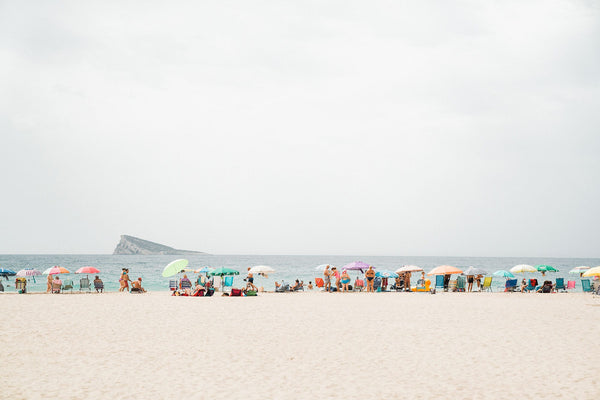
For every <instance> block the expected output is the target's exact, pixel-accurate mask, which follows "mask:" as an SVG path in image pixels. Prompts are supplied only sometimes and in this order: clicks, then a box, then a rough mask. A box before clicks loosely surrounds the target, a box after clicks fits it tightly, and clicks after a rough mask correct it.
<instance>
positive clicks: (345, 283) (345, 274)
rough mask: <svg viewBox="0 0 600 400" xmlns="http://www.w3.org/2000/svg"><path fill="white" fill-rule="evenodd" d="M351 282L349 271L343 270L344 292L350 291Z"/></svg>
mask: <svg viewBox="0 0 600 400" xmlns="http://www.w3.org/2000/svg"><path fill="white" fill-rule="evenodd" d="M349 283H350V275H348V271H346V270H344V272H342V290H343V291H344V292H347V291H348V284H349Z"/></svg>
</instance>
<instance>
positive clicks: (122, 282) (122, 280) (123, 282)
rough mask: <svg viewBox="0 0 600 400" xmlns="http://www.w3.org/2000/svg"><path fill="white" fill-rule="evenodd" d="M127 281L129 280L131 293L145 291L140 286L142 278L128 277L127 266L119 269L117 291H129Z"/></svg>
mask: <svg viewBox="0 0 600 400" xmlns="http://www.w3.org/2000/svg"><path fill="white" fill-rule="evenodd" d="M129 282H131V292H132V293H135V292H137V293H145V292H146V289H144V288H143V287H142V278H141V277H138V278H137V280H135V281H132V280H131V279H129V268H122V269H121V276H120V277H119V292H129V291H130V290H129Z"/></svg>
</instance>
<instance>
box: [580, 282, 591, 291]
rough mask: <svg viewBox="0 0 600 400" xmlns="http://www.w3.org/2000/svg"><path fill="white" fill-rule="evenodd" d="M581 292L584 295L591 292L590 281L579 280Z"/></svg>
mask: <svg viewBox="0 0 600 400" xmlns="http://www.w3.org/2000/svg"><path fill="white" fill-rule="evenodd" d="M581 291H582V292H584V293H585V292H591V291H592V285H590V280H589V279H582V280H581Z"/></svg>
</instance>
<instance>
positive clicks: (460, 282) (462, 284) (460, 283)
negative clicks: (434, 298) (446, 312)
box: [456, 276, 467, 292]
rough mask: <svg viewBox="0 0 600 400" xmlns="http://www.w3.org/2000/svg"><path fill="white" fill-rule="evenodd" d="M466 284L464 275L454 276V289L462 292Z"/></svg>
mask: <svg viewBox="0 0 600 400" xmlns="http://www.w3.org/2000/svg"><path fill="white" fill-rule="evenodd" d="M466 286H467V278H466V277H464V276H459V277H458V278H456V290H457V291H458V292H464V291H465V288H466Z"/></svg>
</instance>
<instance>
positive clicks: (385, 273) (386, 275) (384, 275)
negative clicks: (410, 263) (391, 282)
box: [375, 270, 398, 278]
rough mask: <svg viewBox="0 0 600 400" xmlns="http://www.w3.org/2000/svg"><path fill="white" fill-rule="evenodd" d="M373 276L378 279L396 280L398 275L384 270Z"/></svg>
mask: <svg viewBox="0 0 600 400" xmlns="http://www.w3.org/2000/svg"><path fill="white" fill-rule="evenodd" d="M375 276H378V277H380V278H397V277H398V274H397V273H395V272H392V271H385V270H381V271H377V272H376V273H375Z"/></svg>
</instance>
